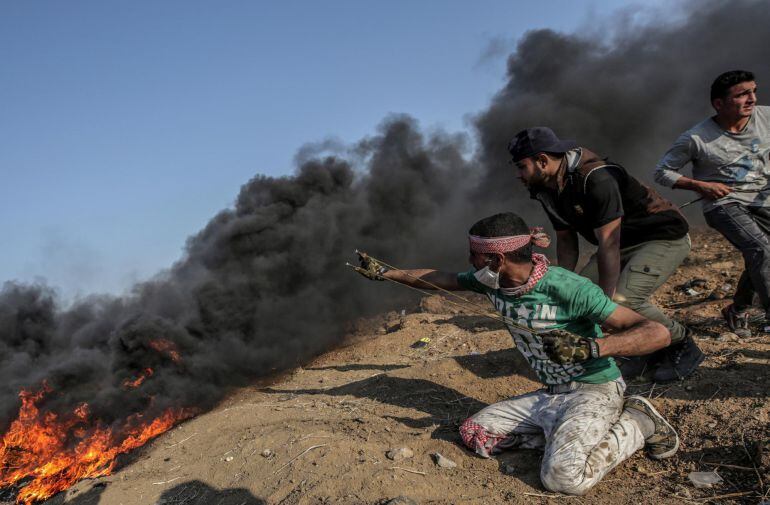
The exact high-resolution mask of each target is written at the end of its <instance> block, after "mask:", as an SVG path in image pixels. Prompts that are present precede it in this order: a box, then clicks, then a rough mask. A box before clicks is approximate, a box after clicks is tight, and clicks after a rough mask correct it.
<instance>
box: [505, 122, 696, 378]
mask: <svg viewBox="0 0 770 505" xmlns="http://www.w3.org/2000/svg"><path fill="white" fill-rule="evenodd" d="M508 150H509V151H510V153H511V155H512V156H513V159H512V160H511V161H512V163H513V164H514V165H515V167H516V168H517V171H518V177H519V179H521V181H522V182H523V183H524V184H525V185H526V186H527V188H528V189H529V190H530V194H531V196H532V198H534V199H536V200H538V201H539V202H540V203H541V204H542V206H543V209H544V210H545V212H546V214H547V215H548V217H549V219H550V220H551V223H552V224H553V227H554V229H555V230H556V236H557V244H556V255H557V259H558V262H559V266H561V267H563V268H567V269H569V270H574V269H575V267H576V265H577V260H578V254H579V248H578V237H577V235H578V234H580V235H581V236H582V237H583V238H585V239H586V240H587V241H588V242H590V243H592V244H594V245H596V246H598V250H597V252H596V254H594V255H593V256H592V258H591V260H590V261H589V262H588V264H587V265H586V266H585V267H584V268H583V269H582V270H581V271H580V274H581V275H584V276H585V277H588V278H589V279H591V280H592V281H594V282H595V283H596V284H598V285H599V287H601V288H602V290H603V291H604V292H605V294H607V296H609V297H610V298H612V299H613V300H615V301H616V302H618V303H620V304H622V305H625V306H626V307H629V308H631V309H633V310H635V311H636V312H638V313H640V314H642V315H644V316H645V317H647V318H648V319H652V320H653V321H658V322H659V323H661V324H663V325H664V326H666V328H668V330H669V331H670V332H671V347H669V348H668V349H667V350H666V352H665V353H664V354H663V355H662V356H658V357H657V358H660V359H659V361H657V359H656V360H648V359H642V360H639V361H636V362H627V363H622V362H621V365H625V366H622V368H624V369H625V372H626V373H625V375H631V376H635V375H639V374H640V373H642V372H643V370H644V369H645V368H647V369H649V368H651V367H652V366H655V367H656V368H655V370H654V373H653V379H654V380H655V381H666V380H674V379H678V378H684V377H686V376H688V375H690V374H691V373H692V372H693V371H694V370H695V369H696V368H697V367H698V365H699V364H700V363H701V362H702V361H703V358H704V356H703V353H702V352H701V351H700V349H698V347H697V346H696V345H695V342H694V341H693V340H692V338H691V337H689V336H688V335H687V330H686V329H685V327H684V326H682V325H681V324H680V323H678V322H676V321H673V320H671V319H669V318H668V316H666V315H665V314H663V312H661V311H660V309H659V308H658V307H656V306H655V305H653V304H652V303H650V301H649V298H650V296H651V295H652V293H653V292H654V291H655V290H656V289H657V288H658V287H660V286H661V285H662V284H663V283H664V282H665V281H666V279H668V277H669V276H671V274H672V273H674V271H675V270H676V268H677V267H678V266H679V265H680V264H681V262H682V261H683V260H684V258H685V257H686V256H687V254H688V253H689V252H690V237H689V235H688V234H687V231H688V225H687V221H686V220H685V218H684V217H683V216H682V214H681V213H680V212H679V210H678V209H677V208H676V207H675V206H674V205H673V204H672V203H671V202H669V201H668V200H665V199H664V198H662V197H661V196H660V195H658V194H657V193H656V192H655V191H653V190H652V189H650V188H649V187H647V186H645V185H644V184H642V183H640V182H639V181H638V180H636V179H635V178H634V177H632V176H631V175H629V174H628V172H626V170H625V169H624V168H623V167H622V166H620V165H618V164H616V163H612V162H610V161H607V159H606V158H605V159H603V158H600V157H599V156H597V155H596V154H594V153H593V152H591V151H590V150H588V149H586V148H584V147H579V146H578V145H577V144H576V143H575V142H572V141H568V140H559V138H558V137H556V135H555V134H554V132H553V131H552V130H551V129H550V128H545V127H537V128H528V129H526V130H523V131H521V132H519V133H518V134H517V135H516V137H515V138H514V139H513V140H512V141H511V143H510V145H509V146H508Z"/></svg>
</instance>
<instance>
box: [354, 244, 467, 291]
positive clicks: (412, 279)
mask: <svg viewBox="0 0 770 505" xmlns="http://www.w3.org/2000/svg"><path fill="white" fill-rule="evenodd" d="M358 258H359V261H360V265H361V266H359V267H354V268H355V270H356V272H358V273H359V274H361V275H363V276H364V277H366V278H367V279H370V280H373V281H384V280H386V279H387V280H391V281H395V282H399V283H401V284H406V285H407V286H412V287H415V288H419V289H444V290H447V291H459V290H462V289H464V288H463V287H462V286H460V284H459V283H458V282H457V274H456V273H451V272H440V271H438V270H433V269H430V268H420V269H414V270H400V269H391V268H388V267H386V266H385V265H383V264H382V263H380V262H379V261H377V260H376V259H374V258H372V257H371V256H369V255H368V254H366V253H363V252H359V253H358ZM350 266H353V265H350Z"/></svg>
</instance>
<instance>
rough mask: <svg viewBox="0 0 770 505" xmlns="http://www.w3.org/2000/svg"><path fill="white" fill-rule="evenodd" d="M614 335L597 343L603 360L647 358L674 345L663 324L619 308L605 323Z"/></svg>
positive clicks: (627, 309) (598, 340)
mask: <svg viewBox="0 0 770 505" xmlns="http://www.w3.org/2000/svg"><path fill="white" fill-rule="evenodd" d="M603 326H604V327H606V328H608V329H610V330H612V331H613V332H614V333H613V334H612V335H609V336H608V337H605V338H600V339H597V340H596V343H597V344H598V345H599V356H643V355H645V354H649V353H651V352H655V351H657V350H658V349H662V348H664V347H666V346H667V345H669V344H670V343H671V334H670V333H669V331H668V329H666V327H665V326H663V325H662V324H660V323H658V322H655V321H651V320H649V319H647V318H646V317H644V316H642V315H640V314H638V313H636V312H634V311H633V310H631V309H629V308H626V307H623V306H622V305H618V307H617V308H616V309H615V310H614V311H613V312H612V314H610V316H609V317H608V318H607V319H606V320H605V321H604V324H603Z"/></svg>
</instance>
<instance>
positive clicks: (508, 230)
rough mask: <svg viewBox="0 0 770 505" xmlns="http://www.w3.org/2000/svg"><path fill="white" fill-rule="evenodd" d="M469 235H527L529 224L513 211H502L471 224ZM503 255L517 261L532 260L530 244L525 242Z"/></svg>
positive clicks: (488, 236) (489, 236)
mask: <svg viewBox="0 0 770 505" xmlns="http://www.w3.org/2000/svg"><path fill="white" fill-rule="evenodd" d="M468 233H469V234H470V235H476V236H477V237H487V238H491V237H510V236H511V235H528V234H529V226H527V223H525V222H524V220H523V219H522V218H521V217H520V216H519V215H518V214H514V213H513V212H503V213H500V214H495V215H494V216H489V217H485V218H484V219H481V220H479V221H476V223H475V224H474V225H473V226H471V229H470V230H468ZM505 257H506V258H508V259H509V260H511V261H515V262H517V263H524V262H529V261H532V244H527V245H525V246H524V247H522V248H521V249H516V250H515V251H511V252H507V253H505Z"/></svg>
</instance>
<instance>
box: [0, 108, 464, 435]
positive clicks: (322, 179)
mask: <svg viewBox="0 0 770 505" xmlns="http://www.w3.org/2000/svg"><path fill="white" fill-rule="evenodd" d="M466 143H467V142H466V140H465V139H463V138H462V137H459V136H449V135H445V134H441V133H438V134H434V135H433V136H431V137H429V138H425V137H423V135H422V134H421V133H420V132H419V131H418V129H417V127H416V124H415V123H414V121H413V120H412V119H410V118H408V117H405V116H395V117H392V118H389V119H388V120H386V121H385V122H384V123H383V125H382V126H381V128H380V131H379V133H378V134H377V135H375V136H373V137H371V138H367V139H365V140H363V141H361V142H360V143H359V144H358V145H356V146H352V148H350V153H349V154H350V155H349V156H345V154H344V153H343V154H341V155H338V156H326V157H322V158H318V157H312V156H303V158H306V159H304V160H303V161H302V162H301V165H300V166H299V167H298V169H297V172H296V174H295V175H293V176H290V177H281V178H271V177H265V176H257V177H255V178H254V179H252V180H251V181H249V182H248V183H247V184H245V185H244V186H243V187H242V189H241V192H240V194H239V195H238V197H237V200H236V202H235V205H234V208H232V209H227V210H224V211H222V212H220V213H219V214H218V215H216V216H215V217H214V218H213V219H211V221H210V222H209V223H208V225H207V226H206V227H205V228H204V229H203V230H201V231H200V232H199V233H198V234H197V235H195V236H193V237H191V238H190V239H189V240H188V243H187V247H186V254H185V256H184V258H182V259H181V260H180V261H179V262H177V263H176V264H175V265H173V267H172V268H170V269H169V270H168V271H167V272H164V273H162V274H160V275H158V276H157V277H156V278H155V279H153V280H152V281H150V282H146V283H143V284H140V285H138V286H136V287H135V289H134V291H133V294H132V295H131V296H130V297H127V298H123V299H120V298H110V297H98V298H97V297H94V298H90V299H86V300H83V301H81V302H79V303H77V304H76V305H75V306H74V307H73V308H71V309H69V310H67V311H58V310H57V306H56V298H55V295H54V293H53V292H52V290H51V289H50V288H47V287H45V286H22V285H16V284H12V283H7V284H6V285H5V286H4V288H3V289H2V291H0V383H1V384H2V385H1V386H0V408H1V409H2V411H0V415H1V416H2V423H3V425H4V426H7V424H8V422H9V421H11V420H12V419H13V417H14V415H15V412H16V409H17V407H18V399H17V394H18V391H19V389H20V388H22V387H25V388H26V387H30V386H34V385H36V384H39V383H40V382H41V381H42V380H44V379H45V380H46V381H47V382H48V384H49V385H50V386H51V388H52V390H53V391H55V392H56V393H55V394H53V395H51V397H50V399H49V400H48V402H47V403H46V404H45V408H47V409H52V410H54V411H60V410H61V411H67V410H71V409H72V408H73V406H76V405H78V404H80V403H82V402H88V403H89V405H90V406H91V411H92V412H93V414H94V416H95V417H97V418H99V419H101V420H103V421H104V422H106V423H110V422H113V421H114V422H117V421H120V420H121V419H125V417H126V415H128V414H130V413H133V412H138V411H147V410H149V411H150V413H155V412H158V413H159V412H161V411H163V410H165V409H166V408H168V407H170V406H175V407H180V406H183V407H184V406H196V407H200V408H207V407H210V406H211V405H212V404H213V403H215V402H216V401H217V400H219V399H221V397H222V395H223V393H224V392H226V391H227V390H228V389H229V388H232V387H234V386H239V385H244V384H246V383H248V382H249V381H250V380H253V379H254V378H255V377H259V376H264V375H266V374H270V373H273V372H275V371H278V370H283V369H286V368H288V367H291V366H294V365H296V364H298V363H300V362H302V361H303V360H306V359H307V358H308V357H309V356H312V355H314V354H317V353H319V352H321V351H323V350H325V349H328V348H329V347H331V346H333V345H335V344H336V343H338V342H339V341H340V338H341V337H342V336H343V335H344V334H345V324H346V323H347V322H349V321H350V320H352V319H354V318H356V317H359V316H361V315H363V314H366V313H368V312H371V311H375V310H381V309H382V308H384V307H386V306H389V305H390V304H392V303H393V302H394V301H397V300H399V299H400V300H401V301H403V300H404V295H405V293H404V292H402V291H400V290H398V289H393V288H392V287H390V286H377V288H376V289H375V288H374V286H372V285H370V283H369V281H366V280H365V279H363V278H359V277H357V276H356V275H355V274H354V273H352V272H350V271H349V270H348V269H346V268H345V267H344V261H345V260H346V259H350V260H353V259H354V257H353V255H352V252H353V250H354V249H355V248H356V247H358V248H364V249H365V250H366V249H368V250H370V251H372V252H375V251H376V252H377V253H378V254H382V255H384V256H385V257H387V258H388V259H391V260H392V261H393V262H396V263H398V262H414V261H417V260H418V259H425V258H431V260H432V261H434V262H437V263H438V264H442V263H443V264H444V265H446V264H448V263H450V262H451V260H452V257H453V256H454V257H457V256H458V255H460V257H462V254H463V252H464V244H463V242H462V240H458V238H461V237H462V233H463V230H464V228H467V226H468V225H469V223H466V222H465V220H464V219H463V218H467V216H468V215H470V214H471V212H469V210H468V209H467V206H468V202H469V200H468V199H467V198H466V197H465V194H466V193H467V191H468V190H469V189H470V188H472V187H473V183H472V177H473V173H474V172H473V171H472V170H471V168H470V165H469V163H468V161H467V160H466V159H465V157H464V156H463V152H462V151H463V149H466ZM322 148H323V149H324V150H326V149H328V148H329V146H326V145H324V146H322ZM336 149H337V151H341V149H339V146H336ZM350 160H354V161H350ZM352 163H357V164H359V165H360V166H353V165H352ZM476 172H477V171H476ZM445 220H447V221H445ZM382 288H385V289H382ZM158 342H164V344H158ZM169 342H170V344H168V343H169ZM159 346H160V347H162V348H160V347H159ZM172 351H174V352H178V353H179V356H180V357H181V359H178V360H177V359H174V355H173V353H172ZM147 367H149V368H152V369H153V370H154V373H153V375H152V377H151V379H148V380H146V381H145V382H144V383H142V384H141V385H140V386H139V387H138V388H136V389H133V390H126V388H125V387H124V382H125V381H126V380H129V379H132V378H134V377H136V376H137V374H138V373H140V372H141V370H143V369H145V368H147ZM150 398H152V400H150Z"/></svg>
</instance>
